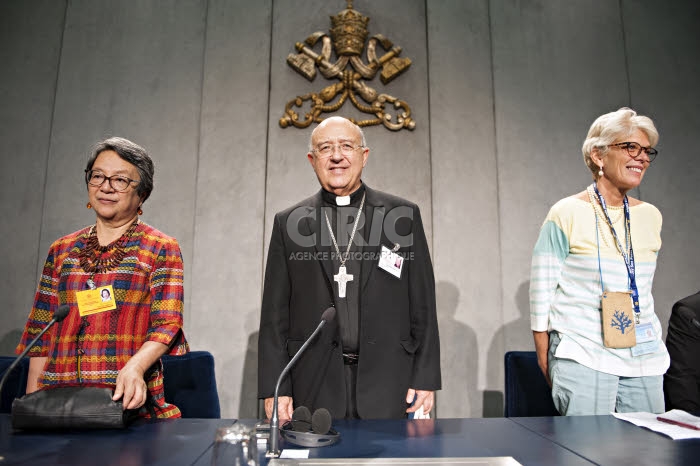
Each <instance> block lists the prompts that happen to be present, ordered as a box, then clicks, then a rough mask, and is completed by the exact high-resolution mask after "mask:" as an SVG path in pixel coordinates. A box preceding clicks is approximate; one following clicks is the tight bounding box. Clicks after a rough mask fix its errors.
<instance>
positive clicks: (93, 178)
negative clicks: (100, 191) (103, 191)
mask: <svg viewBox="0 0 700 466" xmlns="http://www.w3.org/2000/svg"><path fill="white" fill-rule="evenodd" d="M105 180H107V182H109V185H110V186H111V187H112V189H113V190H115V191H117V192H119V193H123V192H124V191H126V190H127V189H129V186H130V185H131V183H137V184H138V183H139V180H132V179H131V178H127V177H126V176H123V175H112V176H107V175H105V174H104V173H102V172H101V171H97V170H85V182H86V183H87V184H89V185H90V186H94V187H96V188H99V187H100V186H102V185H103V184H104V182H105Z"/></svg>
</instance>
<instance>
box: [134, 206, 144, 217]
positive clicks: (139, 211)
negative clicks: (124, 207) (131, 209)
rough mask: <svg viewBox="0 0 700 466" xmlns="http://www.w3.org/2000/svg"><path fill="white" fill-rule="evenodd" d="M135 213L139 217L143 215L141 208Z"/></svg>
mask: <svg viewBox="0 0 700 466" xmlns="http://www.w3.org/2000/svg"><path fill="white" fill-rule="evenodd" d="M136 213H137V214H139V215H143V210H141V207H139V210H138V211H137V212H136Z"/></svg>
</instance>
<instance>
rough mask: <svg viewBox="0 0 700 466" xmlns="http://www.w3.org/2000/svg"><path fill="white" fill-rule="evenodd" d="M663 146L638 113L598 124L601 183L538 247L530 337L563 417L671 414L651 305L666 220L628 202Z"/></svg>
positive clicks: (553, 215)
mask: <svg viewBox="0 0 700 466" xmlns="http://www.w3.org/2000/svg"><path fill="white" fill-rule="evenodd" d="M658 140H659V134H658V132H657V130H656V127H655V126H654V123H653V122H652V120H651V119H649V118H648V117H646V116H641V115H637V113H636V112H635V111H634V110H631V109H629V108H621V109H619V110H617V111H615V112H611V113H607V114H605V115H602V116H600V117H598V118H597V119H596V120H595V121H594V122H593V124H592V125H591V127H590V129H589V131H588V135H587V137H586V140H585V141H584V143H583V147H582V152H583V158H584V161H585V163H586V165H587V166H588V168H589V170H590V171H591V173H592V175H593V183H592V184H591V185H590V186H588V187H587V188H586V189H585V190H584V191H582V192H580V193H578V194H575V195H573V196H570V197H567V198H565V199H562V200H560V201H559V202H557V203H556V204H554V206H553V207H552V208H551V209H550V211H549V214H548V215H547V218H546V219H545V222H544V224H543V225H542V228H541V230H540V235H539V238H538V240H537V243H536V244H535V248H534V251H533V255H532V268H531V277H530V320H531V328H532V331H533V336H534V339H535V349H536V352H537V360H538V363H539V366H540V369H541V370H542V372H543V373H544V375H545V377H547V380H548V382H549V383H550V385H551V386H552V399H553V401H554V405H555V406H556V408H557V410H558V411H559V412H560V413H561V414H563V415H592V414H608V413H610V412H614V411H616V412H635V411H645V412H653V413H660V412H663V411H664V397H663V389H662V384H663V380H662V377H663V374H664V372H666V369H667V368H668V366H669V356H668V352H667V351H666V347H665V346H664V343H663V341H662V340H661V324H660V322H659V319H658V317H657V316H656V314H655V312H654V300H653V298H652V295H651V289H652V280H653V278H654V272H655V270H656V258H657V255H658V252H659V248H660V247H661V213H660V212H659V211H658V209H657V208H656V207H654V206H653V205H651V204H649V203H646V202H642V201H641V200H638V199H635V198H632V197H629V196H628V195H627V193H628V192H629V191H630V190H632V189H634V188H637V187H638V186H639V185H640V183H641V182H642V179H643V178H644V174H645V173H646V170H647V169H648V168H649V165H650V164H651V162H652V161H653V160H654V159H655V158H656V155H657V150H656V149H654V146H656V144H657V143H658Z"/></svg>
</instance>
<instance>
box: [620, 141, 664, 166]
mask: <svg viewBox="0 0 700 466" xmlns="http://www.w3.org/2000/svg"><path fill="white" fill-rule="evenodd" d="M613 146H614V147H619V148H621V149H625V150H626V151H627V154H628V155H629V156H630V157H632V158H633V159H636V158H637V157H639V155H640V154H641V153H642V151H644V153H646V154H647V157H649V162H653V161H654V159H655V158H656V155H657V154H658V153H659V151H657V150H656V149H654V148H653V147H642V146H641V145H639V144H637V143H636V142H618V143H617V144H610V146H608V147H613Z"/></svg>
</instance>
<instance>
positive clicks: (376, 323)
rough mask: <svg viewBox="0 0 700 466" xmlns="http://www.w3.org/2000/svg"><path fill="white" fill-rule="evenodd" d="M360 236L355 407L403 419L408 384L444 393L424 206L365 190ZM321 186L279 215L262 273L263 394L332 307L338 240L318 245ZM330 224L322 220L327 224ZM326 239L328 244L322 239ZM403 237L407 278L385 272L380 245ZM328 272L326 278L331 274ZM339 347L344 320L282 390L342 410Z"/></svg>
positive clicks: (327, 331) (304, 402) (305, 402)
mask: <svg viewBox="0 0 700 466" xmlns="http://www.w3.org/2000/svg"><path fill="white" fill-rule="evenodd" d="M365 189H366V199H365V204H366V206H367V208H366V209H365V212H366V219H365V224H364V226H363V227H362V230H361V231H362V237H363V238H364V239H365V240H366V241H367V242H368V244H367V245H366V246H364V247H363V249H362V252H363V258H362V263H361V266H360V267H361V288H360V343H359V345H360V349H359V354H360V357H359V364H358V368H357V392H356V395H357V411H358V414H359V415H360V417H362V418H401V417H405V410H406V402H405V397H406V391H407V390H408V389H409V388H415V389H420V390H438V389H440V387H441V378H440V342H439V335H438V326H437V315H436V309H435V279H434V276H433V267H432V263H431V260H430V253H429V251H428V245H427V241H426V238H425V232H424V230H423V223H422V220H421V216H420V211H419V209H418V206H416V205H415V204H413V203H411V202H408V201H406V200H403V199H400V198H398V197H396V196H391V195H389V194H385V193H381V192H379V191H375V190H373V189H370V188H369V187H366V186H365ZM321 205H322V198H321V191H319V192H318V193H317V194H316V195H315V196H312V197H310V198H308V199H306V200H304V201H302V202H300V203H299V204H297V205H295V206H293V207H291V208H289V209H287V210H285V211H283V212H280V213H278V214H277V215H276V216H275V222H274V225H273V228H272V237H271V239H270V248H269V251H268V256H267V267H266V270H265V285H264V292H263V302H262V311H261V318H260V334H259V341H258V350H259V353H258V397H259V398H269V397H271V396H273V394H274V389H275V384H276V382H277V378H278V376H279V374H280V373H281V371H282V369H283V368H284V367H285V365H286V364H287V363H288V362H289V360H290V359H291V357H292V356H293V355H294V354H295V353H296V352H297V350H298V349H299V348H300V347H301V345H302V344H303V342H304V341H305V340H306V338H308V337H309V335H311V333H312V332H313V330H314V329H315V328H316V326H317V325H318V323H319V322H320V318H321V314H322V313H323V311H325V310H326V309H327V308H328V307H329V306H330V305H331V303H332V296H331V294H330V290H329V285H328V283H329V282H330V283H331V284H332V285H333V286H335V282H334V281H333V273H334V272H333V270H332V263H331V259H330V254H331V248H332V246H331V245H330V244H328V243H327V242H322V241H320V238H321V235H323V234H326V233H324V230H323V228H322V226H323V225H324V223H321V221H322V217H323V215H322V214H321V209H320V208H321ZM324 222H325V220H324ZM322 243H323V244H322ZM395 243H399V245H400V249H399V250H398V252H399V253H402V254H403V255H405V260H404V267H403V271H402V274H401V278H400V279H399V278H396V277H394V276H393V275H391V274H389V273H387V272H386V271H384V270H382V269H380V268H378V260H379V259H378V258H379V254H380V251H381V246H382V245H383V246H387V247H388V248H389V249H392V247H393V245H394V244H395ZM324 275H325V278H324ZM344 377H345V376H344V367H343V358H342V345H341V343H340V334H339V329H338V324H337V319H335V320H334V321H332V322H331V323H330V325H327V326H325V327H324V329H323V330H322V332H321V334H320V335H319V337H318V338H316V339H315V341H314V343H313V344H312V346H310V347H309V348H308V350H307V352H306V353H305V354H304V355H303V356H302V357H301V358H300V359H299V361H298V362H297V363H296V365H295V367H294V368H293V369H292V371H291V377H287V378H286V380H284V381H283V383H282V384H281V386H280V396H282V395H287V396H292V397H293V398H294V405H295V407H298V406H306V407H308V408H309V409H310V410H311V411H312V412H313V411H314V410H315V409H317V408H320V407H324V408H326V409H328V410H329V411H330V412H331V415H332V416H333V417H334V418H342V417H344V416H345V406H346V404H345V397H346V396H347V394H346V393H345V382H344Z"/></svg>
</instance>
